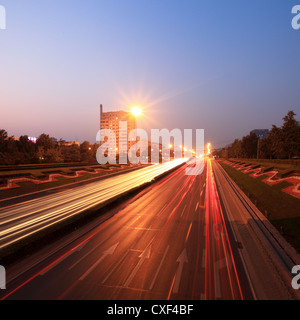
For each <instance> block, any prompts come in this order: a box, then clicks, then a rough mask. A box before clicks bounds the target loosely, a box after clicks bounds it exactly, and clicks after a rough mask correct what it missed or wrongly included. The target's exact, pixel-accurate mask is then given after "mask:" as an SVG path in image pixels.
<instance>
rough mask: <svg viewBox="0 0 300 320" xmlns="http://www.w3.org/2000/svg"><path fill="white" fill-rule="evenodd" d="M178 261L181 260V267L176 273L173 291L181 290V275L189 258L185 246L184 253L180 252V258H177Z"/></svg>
mask: <svg viewBox="0 0 300 320" xmlns="http://www.w3.org/2000/svg"><path fill="white" fill-rule="evenodd" d="M176 262H179V267H178V270H177V273H176V278H175V283H174V286H173V290H172V291H173V293H178V290H179V285H180V282H181V276H182V271H183V266H184V264H185V263H188V262H189V261H188V258H187V253H186V249H185V248H184V250H183V251H182V253H181V254H180V256H179V257H178V259H177V260H176Z"/></svg>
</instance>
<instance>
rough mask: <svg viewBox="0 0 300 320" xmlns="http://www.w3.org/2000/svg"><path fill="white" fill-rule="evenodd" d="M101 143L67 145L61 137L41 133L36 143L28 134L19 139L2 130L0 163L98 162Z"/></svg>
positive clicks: (86, 142) (0, 136) (0, 134)
mask: <svg viewBox="0 0 300 320" xmlns="http://www.w3.org/2000/svg"><path fill="white" fill-rule="evenodd" d="M98 147H99V145H97V144H96V143H95V144H92V145H91V144H90V143H89V142H88V141H84V142H83V143H81V144H80V146H79V145H77V144H72V145H65V141H64V140H62V139H60V140H59V141H55V140H54V139H52V138H51V137H50V136H49V135H48V134H45V133H43V134H41V135H40V136H39V137H38V139H37V141H36V143H34V142H32V141H30V140H29V139H28V136H26V135H24V136H21V137H20V138H19V139H18V140H16V139H14V138H13V137H9V136H8V134H7V132H6V131H5V130H4V129H2V130H0V164H1V165H18V164H38V163H61V162H85V163H86V162H88V163H96V152H97V149H98Z"/></svg>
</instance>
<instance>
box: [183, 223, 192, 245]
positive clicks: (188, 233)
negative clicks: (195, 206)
mask: <svg viewBox="0 0 300 320" xmlns="http://www.w3.org/2000/svg"><path fill="white" fill-rule="evenodd" d="M192 224H193V222H191V223H190V227H189V230H188V232H187V235H186V238H185V243H187V241H188V238H189V235H190V231H191V227H192Z"/></svg>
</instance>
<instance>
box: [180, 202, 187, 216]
mask: <svg viewBox="0 0 300 320" xmlns="http://www.w3.org/2000/svg"><path fill="white" fill-rule="evenodd" d="M185 209H186V205H185V206H184V208H183V210H182V211H181V214H180V217H182V216H183V214H184V211H185Z"/></svg>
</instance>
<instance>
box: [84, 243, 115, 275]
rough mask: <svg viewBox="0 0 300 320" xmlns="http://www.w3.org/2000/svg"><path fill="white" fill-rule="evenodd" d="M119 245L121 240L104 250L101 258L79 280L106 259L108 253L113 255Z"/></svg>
mask: <svg viewBox="0 0 300 320" xmlns="http://www.w3.org/2000/svg"><path fill="white" fill-rule="evenodd" d="M118 245H119V242H118V243H116V244H115V245H113V246H112V247H110V248H109V249H107V250H106V251H104V252H103V254H102V256H101V258H100V259H98V260H97V261H96V262H95V263H94V264H93V265H92V266H91V267H90V268H89V269H88V270H87V271H86V272H85V273H84V274H83V275H82V276H81V277H80V278H79V280H84V279H85V278H86V277H87V276H88V275H89V274H90V273H91V272H92V271H93V270H94V269H95V268H96V267H97V265H98V264H99V263H100V262H101V261H102V260H103V259H105V258H106V257H107V256H108V255H110V256H111V255H113V254H114V252H115V250H116V248H117V246H118Z"/></svg>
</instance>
